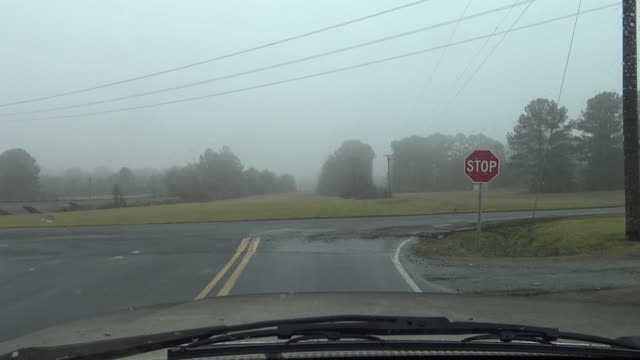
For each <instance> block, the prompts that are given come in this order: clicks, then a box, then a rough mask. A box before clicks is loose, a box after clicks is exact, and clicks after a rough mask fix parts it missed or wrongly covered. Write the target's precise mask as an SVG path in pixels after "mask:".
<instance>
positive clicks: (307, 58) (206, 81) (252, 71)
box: [0, 0, 531, 116]
mask: <svg viewBox="0 0 640 360" xmlns="http://www.w3.org/2000/svg"><path fill="white" fill-rule="evenodd" d="M529 1H531V0H523V1H519V2H516V3H513V4H511V5H504V6H500V7H497V8H493V9H489V10H485V11H481V12H479V13H476V14H473V15H469V16H465V17H461V18H458V19H454V20H448V21H443V22H440V23H437V24H432V25H429V26H424V27H421V28H418V29H414V30H410V31H405V32H402V33H398V34H394V35H389V36H385V37H382V38H378V39H375V40H370V41H366V42H363V43H358V44H354V45H351V46H347V47H343V48H339V49H335V50H330V51H326V52H322V53H318V54H314V55H310V56H305V57H302V58H298V59H294V60H289V61H285V62H281V63H277V64H272V65H268V66H263V67H259V68H254V69H250V70H245V71H240V72H236V73H232V74H228V75H222V76H217V77H214V78H209V79H204V80H200V81H196V82H191V83H186V84H182V85H177V86H170V87H166V88H161V89H157V90H152V91H145V92H140V93H135V94H130V95H125V96H118V97H113V98H108V99H104V100H97V101H90V102H85V103H80V104H72V105H65V106H56V107H51V108H47V109H40V110H32V111H18V112H11V113H0V116H15V115H26V114H40V113H46V112H51V111H58V110H68V109H74V108H80V107H86V106H92V105H100V104H106V103H111V102H116V101H122V100H127V99H132V98H137V97H142V96H149V95H156V94H160V93H164V92H169V91H175V90H181V89H185V88H189V87H193V86H200V85H204V84H209V83H213V82H216V81H221V80H228V79H232V78H236V77H240V76H244V75H250V74H255V73H258V72H262V71H267V70H273V69H276V68H280V67H283V66H288V65H293V64H297V63H301V62H305V61H310V60H314V59H317V58H320V57H324V56H329V55H334V54H338V53H341V52H345V51H349V50H355V49H358V48H362V47H366V46H371V45H374V44H378V43H382V42H385V41H389V40H394V39H398V38H401V37H405V36H410V35H414V34H417V33H420V32H424V31H429V30H433V29H436V28H440V27H443V26H448V25H451V24H459V23H460V22H461V21H467V20H471V19H474V18H478V17H481V16H486V15H490V14H493V13H496V12H500V11H503V10H507V9H508V10H511V9H512V8H514V7H517V6H520V5H523V4H526V3H528V2H529ZM448 43H450V41H449V42H448Z"/></svg>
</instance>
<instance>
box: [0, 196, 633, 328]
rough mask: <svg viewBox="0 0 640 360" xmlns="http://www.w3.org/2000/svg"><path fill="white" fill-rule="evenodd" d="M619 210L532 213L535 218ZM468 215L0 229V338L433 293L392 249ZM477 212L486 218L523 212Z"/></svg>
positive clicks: (511, 216) (516, 215)
mask: <svg viewBox="0 0 640 360" xmlns="http://www.w3.org/2000/svg"><path fill="white" fill-rule="evenodd" d="M611 212H622V209H621V208H616V209H590V210H554V211H539V212H538V216H566V215H583V214H598V213H611ZM475 216H476V215H475V214H442V215H430V216H403V217H372V218H348V219H315V220H290V221H289V220H288V221H255V222H227V223H206V224H176V225H137V226H102V227H78V228H40V229H7V230H0V319H1V320H2V323H3V324H4V326H2V327H1V328H0V340H6V339H9V338H13V337H16V336H19V335H21V334H25V333H29V332H32V331H35V330H38V329H41V328H44V327H47V326H51V325H55V324H59V323H62V322H66V321H71V320H75V319H80V318H85V317H90V316H95V315H99V314H104V313H107V312H111V311H116V310H121V309H127V308H132V307H139V306H144V305H151V304H160V303H172V302H184V301H190V300H194V299H196V298H204V297H209V296H225V295H233V294H251V293H271V292H306V291H416V290H417V291H424V292H433V291H442V289H439V288H437V287H433V286H431V285H430V284H426V283H421V282H418V281H417V280H416V281H417V283H416V285H413V286H412V285H411V282H412V281H411V278H412V276H411V274H404V275H403V274H402V270H401V269H399V268H398V266H397V265H396V264H394V261H393V257H394V255H395V254H396V251H397V249H398V246H399V245H400V244H401V243H402V242H404V241H405V240H406V239H407V238H409V237H410V236H411V233H414V232H416V231H428V230H430V229H434V228H437V227H443V226H444V227H446V226H450V225H452V224H460V223H472V222H473V221H475ZM530 216H531V213H530V212H504V213H490V214H485V219H486V220H488V221H491V220H502V219H515V218H526V217H530Z"/></svg>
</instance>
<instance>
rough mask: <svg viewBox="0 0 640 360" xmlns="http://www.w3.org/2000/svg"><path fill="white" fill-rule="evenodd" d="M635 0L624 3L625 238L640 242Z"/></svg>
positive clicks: (623, 130) (624, 0)
mask: <svg viewBox="0 0 640 360" xmlns="http://www.w3.org/2000/svg"><path fill="white" fill-rule="evenodd" d="M636 61H637V50H636V0H623V2H622V113H623V120H622V132H623V136H624V144H623V147H624V210H625V238H626V239H627V240H633V241H640V206H639V202H640V173H639V172H638V167H639V164H638V161H639V156H638V80H637V66H636Z"/></svg>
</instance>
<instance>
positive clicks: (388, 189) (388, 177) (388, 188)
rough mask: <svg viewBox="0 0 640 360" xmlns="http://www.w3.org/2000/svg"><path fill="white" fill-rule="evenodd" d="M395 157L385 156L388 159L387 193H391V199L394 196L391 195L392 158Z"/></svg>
mask: <svg viewBox="0 0 640 360" xmlns="http://www.w3.org/2000/svg"><path fill="white" fill-rule="evenodd" d="M392 156H393V155H389V154H387V155H385V157H386V158H387V191H388V193H389V197H392V196H393V195H392V194H391V157H392Z"/></svg>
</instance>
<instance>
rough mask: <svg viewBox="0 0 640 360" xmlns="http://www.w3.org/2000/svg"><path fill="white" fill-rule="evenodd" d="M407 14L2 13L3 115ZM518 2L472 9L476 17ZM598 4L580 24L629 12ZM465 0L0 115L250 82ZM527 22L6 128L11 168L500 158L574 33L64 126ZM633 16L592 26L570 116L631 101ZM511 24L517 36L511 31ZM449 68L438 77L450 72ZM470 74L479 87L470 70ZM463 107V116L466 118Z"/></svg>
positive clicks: (578, 61)
mask: <svg viewBox="0 0 640 360" xmlns="http://www.w3.org/2000/svg"><path fill="white" fill-rule="evenodd" d="M408 2H409V1H408V0H404V1H400V0H398V1H389V0H385V1H382V0H378V1H375V2H374V1H364V0H360V1H348V2H347V1H337V0H331V1H294V0H288V1H285V0H280V1H260V0H241V1H205V0H202V1H189V2H184V1H181V2H178V1H155V0H154V1H150V0H149V1H135V2H132V1H124V0H120V1H87V0H67V1H64V2H51V1H44V0H43V1H13V2H3V3H2V4H1V5H0V34H2V36H1V39H2V46H1V48H0V52H1V56H0V59H2V66H0V79H2V86H0V103H3V104H4V103H10V102H15V101H21V100H25V99H32V98H37V97H43V96H48V95H53V94H57V93H61V92H67V91H73V90H77V89H81V88H86V87H91V86H96V85H101V84H103V83H109V82H114V81H118V80H121V79H127V78H131V77H135V76H139V75H144V74H147V73H150V72H156V71H162V70H165V69H168V68H172V67H177V66H181V65H185V64H189V63H193V62H197V61H201V60H204V59H208V58H213V57H216V56H219V55H223V54H227V53H230V52H235V51H238V50H242V49H246V48H251V47H254V46H257V45H260V44H263V43H267V42H271V41H276V40H279V39H282V38H286V37H290V36H293V35H296V34H299V33H304V32H307V31H311V30H314V29H317V28H322V27H326V26H329V25H332V24H335V23H340V22H344V21H347V20H350V19H353V18H358V17H361V16H365V15H367V14H371V13H374V12H377V11H382V10H385V9H387V8H391V7H394V6H398V5H401V4H404V3H408ZM514 2H515V0H509V1H484V0H482V1H480V0H471V2H470V5H469V8H468V9H467V11H466V14H467V15H471V14H475V13H478V12H481V11H484V10H488V9H492V8H495V7H498V6H503V5H508V4H511V3H514ZM615 2H616V1H615V0H609V1H599V0H584V1H583V2H582V10H583V11H584V10H588V9H590V8H594V7H597V6H601V5H607V4H611V3H615ZM467 3H468V0H455V1H454V0H451V1H448V0H431V1H427V2H424V3H421V4H418V5H415V6H412V7H408V8H406V9H402V10H398V11H394V12H392V13H388V14H385V15H381V16H378V17H375V18H372V19H368V20H365V21H361V22H357V23H354V24H351V25H348V26H344V27H341V28H337V29H334V30H330V31H326V32H322V33H320V34H316V35H313V36H309V37H305V38H302V39H298V40H294V41H289V42H286V43H284V44H280V45H276V46H272V47H269V48H266V49H262V50H258V51H255V52H251V53H247V54H243V55H239V56H234V57H231V58H227V59H223V60H220V61H216V62H211V63H208V64H204V65H201V66H194V67H191V68H188V69H184V70H180V71H175V72H172V73H169V74H165V75H161V76H154V77H150V78H147V79H143V80H139V81H134V82H130V83H126V84H122V85H118V86H112V87H108V88H104V89H99V90H95V91H88V92H84V93H79V94H74V95H69V96H63V97H57V98H52V99H48V100H44V101H37V102H30V103H25V104H20V105H12V106H5V107H0V114H6V113H13V112H24V111H33V110H40V109H47V108H50V107H57V106H65V105H72V104H78V103H84V102H90V101H96V100H101V99H106V98H111V97H116V96H123V95H128V94H133V93H137V92H141V91H150V90H155V89H159V88H164V87H168V86H174V85H180V84H184V83H189V82H195V81H200V80H203V79H207V78H212V77H217V76H224V75H227V74H231V73H235V72H239V71H245V70H250V69H253V68H257V67H262V66H267V65H270V64H275V63H279V62H284V61H288V60H292V59H296V58H300V57H304V56H309V55H313V54H316V53H320V52H324V51H329V50H333V49H337V48H341V47H345V46H350V45H353V44H357V43H361V42H365V41H369V40H374V39H378V38H380V37H384V36H388V35H392V34H395V33H400V32H404V31H409V30H412V29H415V28H419V27H423V26H426V25H430V24H435V23H439V22H442V21H446V20H451V19H456V18H458V17H460V16H461V14H462V12H463V10H464V8H465V7H466V6H467ZM577 5H578V0H575V1H574V0H571V1H568V0H567V1H557V0H537V1H535V2H533V4H532V5H531V6H530V7H529V9H528V10H527V11H526V12H525V13H524V15H523V16H522V18H521V19H520V21H519V22H518V25H526V24H529V23H534V22H537V21H541V20H545V19H548V18H552V17H556V16H561V15H566V14H571V13H574V12H575V11H576V9H577ZM522 9H524V5H521V6H518V7H515V8H514V9H512V10H511V11H510V12H509V14H508V16H507V17H506V18H505V14H506V10H505V11H501V12H496V13H493V14H490V15H487V16H482V17H478V18H475V19H471V20H468V21H463V22H460V23H459V26H457V27H456V25H455V24H454V25H450V26H444V27H440V28H437V29H434V30H431V31H425V32H420V33H417V34H415V35H411V36H407V37H402V38H399V39H395V40H392V41H385V42H381V43H379V44H375V45H372V46H367V47H362V48H359V49H355V50H352V51H346V52H342V53H339V54H335V55H332V56H326V57H321V58H318V59H315V60H312V61H305V62H301V63H298V64H294V65H291V66H283V67H280V68H278V69H274V70H269V71H264V72H260V73H255V74H251V75H247V76H241V77H237V78H234V79H229V80H223V81H217V82H213V83H209V84H205V85H202V86H194V87H190V88H186V89H181V90H178V91H170V92H166V93H162V94H157V95H152V96H144V97H139V98H133V99H128V100H125V101H118V102H113V103H108V104H101V105H95V106H87V107H82V108H76V109H69V110H60V111H54V112H48V113H41V114H27V115H13V116H0V121H1V122H2V131H0V144H2V146H1V149H0V150H2V151H4V150H6V149H9V148H14V147H20V148H24V149H26V150H27V151H28V152H29V153H31V154H32V155H33V156H34V157H35V158H36V159H37V160H38V162H39V163H40V165H41V166H42V168H43V170H45V171H50V172H55V171H61V170H62V169H65V168H70V167H81V168H85V169H94V168H96V167H100V166H107V167H110V168H113V169H117V168H120V167H122V166H128V167H132V168H141V167H154V168H167V167H169V166H171V165H178V164H180V165H181V164H184V163H186V162H188V161H193V160H195V159H197V157H198V156H199V155H200V154H201V153H202V152H203V151H204V149H205V148H207V147H211V148H213V149H219V148H221V147H222V146H223V145H228V146H229V147H230V148H231V149H232V150H233V151H234V153H236V155H237V156H238V157H239V158H240V159H241V160H242V162H243V164H244V165H245V167H256V168H260V169H262V168H269V169H272V170H274V171H277V172H287V173H290V174H293V175H294V176H296V177H297V178H298V179H300V180H302V181H304V180H305V179H313V178H315V176H316V175H317V174H318V172H319V169H320V167H321V165H322V163H323V161H324V160H325V159H326V158H327V156H328V155H329V153H330V152H332V151H333V150H335V149H336V148H337V147H338V146H339V145H340V143H341V142H342V141H343V140H346V139H359V140H361V141H363V142H366V143H369V144H370V145H371V146H372V147H373V149H374V151H375V153H376V158H375V160H374V171H375V173H376V174H381V173H382V171H383V170H384V169H385V167H386V160H385V158H384V157H383V156H382V155H384V154H386V153H388V152H389V151H390V148H389V146H390V143H391V141H393V140H396V139H400V138H403V137H405V136H410V135H414V134H415V135H428V134H431V133H434V132H441V133H446V134H455V133H458V132H462V133H465V134H472V133H484V134H485V135H488V136H491V137H493V138H495V139H497V140H500V141H503V142H504V139H505V134H506V133H507V132H508V131H510V130H511V129H512V128H513V126H514V124H515V121H516V120H517V118H518V116H519V114H520V113H521V112H522V111H523V108H524V106H525V105H526V104H527V103H528V102H529V101H530V100H532V99H534V98H538V97H545V98H549V99H553V100H556V98H557V96H558V91H559V87H560V82H561V79H562V72H563V69H564V64H565V59H566V56H567V50H568V46H569V40H570V37H571V32H572V28H573V21H574V20H573V18H569V19H565V20H562V21H557V22H554V23H549V24H546V25H542V26H538V27H533V28H530V29H525V30H522V31H517V32H513V33H510V34H509V35H507V36H506V38H505V39H504V41H503V42H502V43H501V44H500V46H499V47H497V49H496V51H495V53H493V54H492V55H491V57H489V58H488V60H487V62H486V63H485V64H484V66H482V67H481V68H480V70H479V71H478V72H477V74H476V75H475V77H473V79H472V80H471V81H470V82H469V84H468V86H466V88H465V89H464V91H462V92H461V93H460V95H459V96H457V97H455V98H454V95H455V94H456V92H457V91H458V90H459V89H460V88H461V86H462V84H463V83H464V82H465V81H466V79H467V78H468V77H469V76H470V74H471V73H472V70H473V69H474V68H475V67H477V66H478V64H479V63H480V61H481V60H482V58H483V57H484V56H485V55H486V54H487V53H488V52H489V51H490V50H491V48H492V47H493V45H494V44H495V43H496V42H498V41H499V39H500V38H501V36H495V37H494V38H492V39H491V40H490V41H489V42H488V44H487V45H486V46H485V47H484V48H483V50H482V52H480V53H479V54H480V55H478V51H479V49H480V47H481V46H482V44H483V43H484V39H483V40H478V41H473V42H469V43H466V44H462V45H456V46H451V47H449V48H447V49H445V50H437V51H432V52H426V53H423V54H420V55H416V56H411V57H407V58H403V59H399V60H395V61H389V62H386V63H382V64H376V65H371V66H366V67H362V68H358V69H353V70H348V71H343V72H338V73H335V74H330V75H326V76H320V77H316V78H311V79H305V80H301V81H296V82H290V83H286V84H280V85H275V86H270V87H264V88H260V89H256V90H250V91H244V92H238V93H235V94H229V95H224V96H218V97H212V98H207V99H203V100H197V101H190V102H183V103H178V104H171V105H166V106H158V107H152V108H147V109H139V110H133V111H125V112H114V113H108V114H100V115H92V116H89V115H87V116H79V117H73V118H51V117H55V116H58V115H73V114H81V113H86V112H96V111H102V110H110V109H115V108H123V107H131V106H139V105H145V104H152V103H158V102H163V101H171V100H176V99H181V98H188V97H193V96H200V95H205V94H211V93H217V92H222V91H228V90H233V89H238V88H244V87H248V86H253V85H256V84H262V83H267V82H273V81H280V80H283V79H288V78H292V77H299V76H304V75H307V74H311V73H316V72H321V71H327V70H331V69H335V68H340V67H345V66H350V65H353V64H358V63H363V62H367V61H371V60H375V59H379V58H383V57H389V56H394V55H398V54H402V53H406V52H410V51H415V50H420V49H425V48H429V47H434V46H439V45H444V44H446V43H447V42H448V40H449V38H450V37H451V36H452V32H453V31H454V29H456V30H455V33H453V37H452V41H454V42H455V41H460V40H464V39H467V38H471V37H475V36H479V35H485V34H491V33H492V32H493V31H494V29H495V27H496V26H497V25H498V24H501V25H500V30H506V29H507V28H509V26H510V25H511V24H512V23H513V22H514V21H515V19H516V18H517V17H518V15H519V14H520V13H521V12H522ZM621 12H622V9H621V6H616V7H612V8H608V9H605V10H602V11H597V12H593V13H589V14H585V15H583V16H581V17H580V18H579V21H578V25H577V30H576V34H575V41H574V44H573V50H572V54H571V58H570V62H569V66H568V71H567V75H566V80H565V85H564V92H563V95H562V100H561V104H562V105H563V106H566V107H567V108H568V110H569V117H570V118H574V117H576V116H578V115H579V114H580V111H581V110H582V109H583V108H584V107H585V102H586V100H587V99H588V98H589V97H591V96H593V95H595V94H597V93H599V92H601V91H617V92H621V83H622V76H621V74H622V65H621V51H622V49H621V45H622V43H621ZM503 20H504V21H503ZM440 59H442V60H440ZM469 64H471V70H469V71H467V72H466V73H465V74H462V71H463V70H464V69H465V68H467V66H468V65H469ZM452 99H453V101H452Z"/></svg>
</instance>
